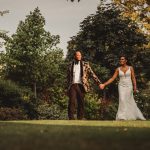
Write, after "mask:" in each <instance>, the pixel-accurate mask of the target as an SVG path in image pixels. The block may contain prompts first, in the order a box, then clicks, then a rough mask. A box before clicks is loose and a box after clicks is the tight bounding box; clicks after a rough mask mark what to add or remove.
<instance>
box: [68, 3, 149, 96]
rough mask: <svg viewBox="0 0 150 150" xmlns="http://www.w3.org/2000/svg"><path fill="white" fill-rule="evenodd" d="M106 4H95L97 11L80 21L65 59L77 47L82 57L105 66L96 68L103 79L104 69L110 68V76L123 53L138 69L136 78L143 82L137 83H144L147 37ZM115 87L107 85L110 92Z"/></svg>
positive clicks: (134, 24)
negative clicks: (97, 5)
mask: <svg viewBox="0 0 150 150" xmlns="http://www.w3.org/2000/svg"><path fill="white" fill-rule="evenodd" d="M105 6H106V5H105ZM105 6H100V7H98V10H97V12H96V14H93V15H90V16H88V17H87V18H85V19H84V21H83V22H82V23H81V24H80V31H79V32H78V34H77V35H76V36H73V37H72V38H71V40H70V41H69V44H68V54H67V59H69V60H70V59H71V58H72V56H73V53H74V51H75V50H76V49H80V50H82V52H83V54H84V56H85V59H87V60H90V61H91V62H93V63H94V64H95V65H96V66H97V67H96V66H95V67H94V68H95V69H96V68H99V69H101V67H104V68H102V69H101V70H100V71H99V76H100V77H101V78H102V80H103V79H104V80H106V78H107V77H106V75H104V72H105V71H107V70H110V74H109V77H110V76H111V75H112V74H113V72H114V69H115V68H116V67H117V65H118V57H119V55H120V54H122V53H125V54H126V55H127V57H128V58H129V62H130V63H131V64H132V65H133V66H134V68H135V71H136V72H137V71H138V77H137V79H138V81H139V82H140V83H143V84H139V85H140V86H142V85H145V84H146V81H147V80H145V81H143V79H146V76H144V75H145V74H146V72H145V71H144V68H145V65H144V62H145V59H148V54H147V53H146V51H145V49H144V47H143V45H144V44H147V42H148V41H147V39H146V36H145V35H143V34H142V33H140V32H137V29H138V26H137V24H136V23H133V22H132V21H131V20H130V19H128V18H126V19H125V18H122V16H121V11H120V10H119V9H117V7H115V6H114V5H112V4H111V5H107V7H105ZM143 57H145V59H143ZM147 67H148V66H147ZM104 70H105V71H104ZM103 75H104V77H103ZM107 79H108V78H107ZM114 86H115V84H114V85H113V86H110V92H109V93H112V94H114V93H116V92H117V91H115V90H114V89H116V88H114Z"/></svg>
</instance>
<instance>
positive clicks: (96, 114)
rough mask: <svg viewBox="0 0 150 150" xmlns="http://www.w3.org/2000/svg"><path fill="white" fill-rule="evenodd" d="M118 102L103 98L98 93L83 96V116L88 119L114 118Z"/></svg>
mask: <svg viewBox="0 0 150 150" xmlns="http://www.w3.org/2000/svg"><path fill="white" fill-rule="evenodd" d="M117 108H118V104H117V103H115V102H113V101H112V100H111V101H110V100H103V99H102V98H99V95H98V94H95V93H87V94H86V96H85V117H86V119H90V120H115V118H116V113H117Z"/></svg>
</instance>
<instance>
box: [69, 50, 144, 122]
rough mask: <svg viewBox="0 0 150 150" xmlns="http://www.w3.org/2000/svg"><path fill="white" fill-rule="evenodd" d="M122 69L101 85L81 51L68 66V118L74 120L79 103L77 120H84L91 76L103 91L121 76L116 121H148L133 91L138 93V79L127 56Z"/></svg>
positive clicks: (122, 60) (77, 52) (122, 63)
mask: <svg viewBox="0 0 150 150" xmlns="http://www.w3.org/2000/svg"><path fill="white" fill-rule="evenodd" d="M119 61H120V62H119V63H120V67H118V68H117V69H116V70H115V73H114V75H113V76H112V78H110V79H109V80H108V81H106V82H105V83H103V84H102V83H101V81H100V80H99V79H98V77H97V76H96V74H95V73H94V72H93V70H92V69H91V67H90V65H89V63H88V62H85V61H83V60H82V54H81V52H80V51H76V52H75V54H74V60H73V61H72V62H71V63H70V64H69V66H68V73H67V81H68V96H69V101H68V118H69V120H74V119H75V118H74V113H75V106H76V103H77V119H79V120H84V96H85V93H86V92H88V91H89V89H90V86H89V83H88V78H89V76H91V77H92V78H93V79H94V81H95V82H96V84H97V85H98V86H99V88H100V89H101V90H103V89H104V88H105V86H107V85H108V84H110V83H112V82H113V81H114V80H115V79H116V78H117V77H118V76H119V84H118V92H119V107H118V112H117V115H116V120H137V119H138V120H146V119H145V118H144V116H143V114H142V113H141V111H140V110H139V108H138V107H137V104H136V102H135V100H134V96H133V91H134V92H136V91H137V89H136V79H135V75H134V69H133V67H132V66H128V65H127V59H126V57H125V56H120V60H119Z"/></svg>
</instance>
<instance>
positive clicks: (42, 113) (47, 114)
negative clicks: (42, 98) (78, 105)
mask: <svg viewBox="0 0 150 150" xmlns="http://www.w3.org/2000/svg"><path fill="white" fill-rule="evenodd" d="M37 113H38V119H40V120H41V119H50V120H63V119H67V112H66V110H64V109H62V108H61V107H60V106H59V105H57V104H52V105H50V104H47V103H45V104H42V105H39V106H38V108H37Z"/></svg>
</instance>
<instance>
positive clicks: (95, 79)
mask: <svg viewBox="0 0 150 150" xmlns="http://www.w3.org/2000/svg"><path fill="white" fill-rule="evenodd" d="M88 69H89V73H90V75H91V76H92V78H93V80H94V81H95V82H96V84H97V85H100V84H101V81H100V80H99V78H98V77H97V75H96V74H95V73H94V71H93V70H92V68H91V66H90V65H89V63H88Z"/></svg>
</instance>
